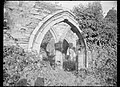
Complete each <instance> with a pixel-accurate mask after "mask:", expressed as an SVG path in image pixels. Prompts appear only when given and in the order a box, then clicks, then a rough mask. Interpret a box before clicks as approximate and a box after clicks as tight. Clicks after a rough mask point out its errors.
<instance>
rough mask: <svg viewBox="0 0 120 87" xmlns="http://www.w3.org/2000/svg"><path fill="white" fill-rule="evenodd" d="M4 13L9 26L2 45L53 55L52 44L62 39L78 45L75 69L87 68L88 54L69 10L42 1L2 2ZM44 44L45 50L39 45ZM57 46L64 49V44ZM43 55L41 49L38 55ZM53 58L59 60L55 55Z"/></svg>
mask: <svg viewBox="0 0 120 87" xmlns="http://www.w3.org/2000/svg"><path fill="white" fill-rule="evenodd" d="M4 12H5V17H6V18H8V23H9V24H10V28H12V29H11V30H8V31H7V33H9V34H5V35H4V45H18V46H20V47H22V48H23V49H24V50H25V51H35V52H37V53H38V54H40V55H41V54H42V51H43V50H47V51H48V52H49V54H53V55H54V56H57V54H56V49H55V44H56V43H59V42H62V43H63V40H65V41H66V42H67V43H69V44H72V47H74V48H79V51H80V52H79V54H80V56H79V57H78V59H77V62H78V68H87V67H88V60H89V56H88V54H89V53H88V51H87V45H86V42H85V39H84V38H83V36H82V35H83V34H84V33H83V32H82V31H81V29H80V28H79V24H78V22H77V21H76V19H75V16H74V14H73V13H72V12H71V11H70V10H68V9H64V8H62V7H60V6H53V5H51V4H49V3H47V4H44V2H34V1H33V2H27V1H26V2H19V1H14V2H12V1H11V2H9V3H8V4H6V7H5V10H4ZM9 37H11V38H9ZM45 43H47V44H46V46H45V48H46V49H45V48H43V47H42V45H45ZM60 47H61V49H63V50H64V48H65V46H64V44H61V45H60ZM80 47H81V48H80ZM66 51H67V50H66ZM45 55H47V54H46V53H45V52H43V55H42V56H45ZM58 55H60V54H59V53H58ZM61 55H62V52H61ZM65 55H66V54H65ZM41 58H42V57H41ZM41 60H42V59H41ZM54 60H55V61H56V60H60V59H59V56H57V57H54ZM61 61H62V62H63V59H62V60H61ZM61 61H60V62H61ZM61 66H62V67H63V65H61Z"/></svg>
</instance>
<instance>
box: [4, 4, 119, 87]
mask: <svg viewBox="0 0 120 87" xmlns="http://www.w3.org/2000/svg"><path fill="white" fill-rule="evenodd" d="M8 5H9V4H8ZM8 5H7V6H8ZM22 5H23V8H21V7H22ZM24 5H25V4H24V3H23V2H21V3H19V4H17V3H16V4H15V5H12V4H11V5H10V6H8V7H9V8H7V10H8V13H6V14H5V15H6V16H5V23H4V30H6V31H8V30H10V29H13V27H14V25H15V23H16V24H17V23H20V24H21V25H23V26H25V25H26V26H27V25H28V24H29V26H30V27H32V28H33V27H35V26H36V25H35V24H36V23H34V21H33V20H28V19H27V18H26V17H27V16H28V15H29V12H31V15H33V13H32V11H33V10H34V9H32V6H31V5H28V7H27V6H24ZM29 6H31V7H29ZM40 6H41V8H39V7H40ZM42 7H43V8H46V9H48V10H47V11H46V10H45V9H42ZM28 8H29V9H28ZM36 8H39V9H40V10H37V12H40V13H42V11H43V10H44V12H46V13H49V10H50V9H51V10H50V12H54V11H55V10H56V8H54V6H52V5H50V4H45V3H36ZM20 13H21V14H20ZM73 13H74V14H75V15H76V20H78V22H79V24H80V26H79V27H80V29H82V31H83V32H84V34H85V35H84V38H85V39H86V42H87V46H88V47H89V50H90V51H91V53H92V54H91V55H92V59H91V63H90V64H91V65H90V69H81V70H79V71H78V72H76V71H73V72H72V73H73V74H74V75H75V76H76V77H75V76H74V75H73V74H72V73H69V72H67V71H63V70H59V69H56V70H53V69H52V68H51V66H50V63H49V62H45V61H40V57H39V56H38V54H36V53H34V52H31V53H27V52H24V50H23V49H22V48H20V47H16V46H4V47H3V85H4V86H14V85H19V86H23V85H25V86H26V85H29V86H30V85H31V83H32V81H33V82H34V81H35V78H37V76H38V75H39V76H41V77H44V80H45V84H44V85H45V86H50V85H51V86H58V85H59V86H60V85H61V86H68V85H72V86H73V85H77V86H85V85H89V86H90V85H92V86H96V85H102V86H117V13H116V10H114V9H111V10H110V11H109V12H108V13H107V15H106V16H105V17H103V14H102V7H101V4H100V3H99V2H93V3H89V4H88V6H86V7H84V6H83V5H79V6H76V7H75V8H74V9H73ZM13 14H14V15H13ZM18 18H19V19H20V18H24V20H25V21H27V22H26V23H25V22H23V21H22V22H20V20H18ZM6 19H7V20H6ZM16 20H17V21H16ZM31 21H32V22H31ZM5 33H6V34H7V35H8V36H9V34H8V33H7V32H5ZM50 37H51V36H50ZM9 38H13V37H11V36H10V37H9ZM13 40H15V38H13ZM46 40H48V37H47V39H46ZM46 40H44V42H46ZM46 44H47V43H46ZM46 44H42V45H43V46H42V47H43V48H44V47H46V46H44V45H46ZM44 49H45V48H44ZM43 53H44V57H45V58H46V57H48V56H46V55H47V54H46V53H45V52H43ZM74 65H75V63H73V64H71V63H70V62H68V63H66V66H68V67H67V68H75V67H74ZM21 78H26V79H27V83H26V79H23V80H25V81H22V80H21Z"/></svg>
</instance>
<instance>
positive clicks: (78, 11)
mask: <svg viewBox="0 0 120 87" xmlns="http://www.w3.org/2000/svg"><path fill="white" fill-rule="evenodd" d="M73 12H74V14H75V15H76V19H77V20H78V22H79V26H80V29H82V31H83V32H84V34H85V39H86V42H87V46H88V48H89V50H90V51H91V53H92V63H93V64H92V66H91V70H92V72H94V75H95V77H96V78H99V79H100V81H101V84H104V85H117V79H116V77H117V23H116V22H117V21H116V19H117V18H116V11H115V10H110V11H109V12H108V14H107V16H106V17H105V18H104V17H103V15H102V6H101V4H100V2H93V3H90V4H88V6H86V7H84V6H83V5H79V6H76V7H75V8H74V9H73ZM108 19H109V20H111V21H113V22H111V21H109V20H108Z"/></svg>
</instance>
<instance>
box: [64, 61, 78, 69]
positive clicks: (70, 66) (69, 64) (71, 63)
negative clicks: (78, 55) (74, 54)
mask: <svg viewBox="0 0 120 87" xmlns="http://www.w3.org/2000/svg"><path fill="white" fill-rule="evenodd" d="M63 67H64V69H65V70H67V71H73V70H75V69H76V63H75V62H74V61H70V60H68V61H65V62H63Z"/></svg>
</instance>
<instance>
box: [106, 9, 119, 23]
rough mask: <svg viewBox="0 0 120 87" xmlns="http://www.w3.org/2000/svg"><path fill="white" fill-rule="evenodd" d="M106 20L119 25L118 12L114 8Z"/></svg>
mask: <svg viewBox="0 0 120 87" xmlns="http://www.w3.org/2000/svg"><path fill="white" fill-rule="evenodd" d="M105 18H106V19H107V20H108V21H109V22H112V23H117V11H116V10H114V8H112V9H110V10H109V11H108V13H107V15H106V16H105Z"/></svg>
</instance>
